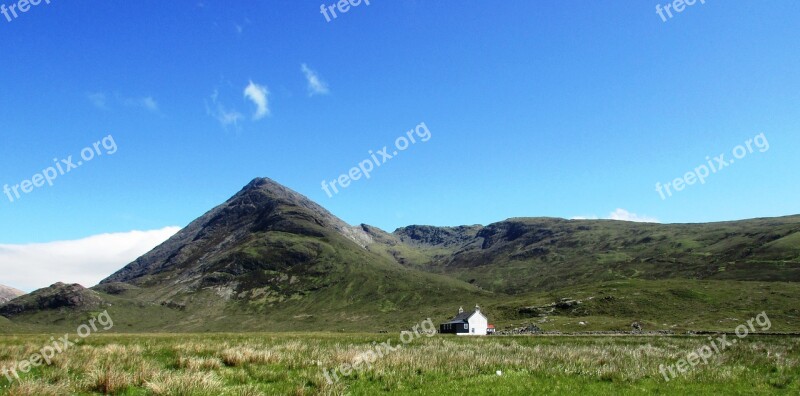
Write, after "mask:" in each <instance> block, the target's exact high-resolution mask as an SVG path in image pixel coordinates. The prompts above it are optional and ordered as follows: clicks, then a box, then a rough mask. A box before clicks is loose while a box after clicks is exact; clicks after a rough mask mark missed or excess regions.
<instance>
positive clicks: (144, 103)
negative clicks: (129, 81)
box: [86, 92, 159, 113]
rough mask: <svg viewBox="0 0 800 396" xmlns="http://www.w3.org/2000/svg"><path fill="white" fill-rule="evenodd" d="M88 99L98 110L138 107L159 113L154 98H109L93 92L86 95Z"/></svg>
mask: <svg viewBox="0 0 800 396" xmlns="http://www.w3.org/2000/svg"><path fill="white" fill-rule="evenodd" d="M86 98H87V99H89V101H90V102H91V103H92V104H93V105H94V106H95V107H97V108H98V109H101V110H110V109H111V107H112V104H113V105H117V106H125V107H138V108H142V109H145V110H147V111H150V112H153V113H158V112H159V107H158V102H156V100H155V99H154V98H153V97H152V96H145V97H138V98H137V97H125V96H122V95H119V94H114V95H113V97H111V98H109V96H108V95H106V94H105V93H104V92H91V93H89V94H87V95H86Z"/></svg>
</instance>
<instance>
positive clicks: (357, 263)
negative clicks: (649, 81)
mask: <svg viewBox="0 0 800 396" xmlns="http://www.w3.org/2000/svg"><path fill="white" fill-rule="evenodd" d="M798 281H800V216H791V217H783V218H775V219H754V220H745V221H736V222H725V223H711V224H666V225H662V224H642V223H629V222H620V221H606V220H563V219H551V218H517V219H510V220H507V221H503V222H499V223H495V224H491V225H488V226H485V227H484V226H480V225H473V226H462V227H433V226H409V227H404V228H401V229H398V230H396V231H395V232H393V233H388V232H385V231H383V230H380V229H378V228H375V227H371V226H368V225H361V226H359V227H351V226H349V225H347V224H345V223H344V222H343V221H341V220H340V219H338V218H336V217H335V216H333V215H332V214H330V213H329V212H328V211H326V210H325V209H323V208H322V207H320V206H319V205H317V204H315V203H314V202H312V201H310V200H308V199H307V198H306V197H304V196H302V195H300V194H298V193H296V192H294V191H291V190H289V189H287V188H286V187H283V186H281V185H279V184H277V183H275V182H273V181H272V180H269V179H256V180H254V181H253V182H251V183H250V184H248V185H247V186H246V187H245V188H244V189H242V190H241V191H240V192H239V193H237V194H236V195H234V196H233V197H232V198H231V199H230V200H228V201H227V202H225V203H223V204H222V205H220V206H218V207H216V208H214V209H212V210H211V211H209V212H208V213H206V214H205V215H203V216H201V217H200V218H198V219H197V220H196V221H194V222H192V223H191V224H190V225H188V226H187V227H186V228H185V229H183V230H181V231H180V232H179V233H178V234H176V235H175V236H173V237H172V238H171V239H169V240H168V241H166V242H164V243H163V244H162V245H160V246H158V247H156V248H155V249H153V250H152V251H151V252H149V253H147V254H146V255H144V256H142V257H140V258H139V259H137V260H136V261H134V262H133V263H131V264H129V265H128V266H126V267H125V268H123V269H121V270H120V271H118V272H117V273H115V274H113V275H111V276H110V277H109V278H108V279H106V280H104V281H103V282H102V283H101V284H100V285H98V286H96V287H94V288H92V289H91V290H86V289H82V288H77V287H75V285H59V284H57V285H54V286H53V287H51V288H46V289H42V290H39V291H36V292H34V293H31V294H30V295H28V296H25V297H23V298H20V299H17V300H15V301H14V302H12V303H7V304H5V305H0V314H2V315H4V316H6V317H8V318H11V321H8V320H0V332H17V331H36V330H38V329H52V328H59V329H73V330H74V328H75V327H76V326H77V325H79V324H81V323H82V322H83V321H85V320H87V319H88V318H90V317H91V315H93V314H96V313H97V311H98V310H105V309H107V310H108V312H109V313H110V314H111V316H112V317H113V318H114V320H115V323H116V326H115V329H114V331H131V332H153V331H156V332H157V331H192V332H202V331H332V330H333V331H378V330H387V331H388V330H399V329H402V328H407V327H408V326H411V325H413V324H414V323H418V322H419V321H421V320H423V319H425V318H428V317H430V318H432V319H434V320H435V321H437V322H439V321H444V320H446V319H449V318H450V317H452V316H453V314H454V312H455V309H457V307H459V306H464V307H465V308H470V307H471V306H473V305H474V304H476V303H477V304H480V305H481V306H483V307H484V312H486V313H488V314H489V317H490V320H491V321H492V322H494V323H495V324H497V325H498V326H499V327H500V328H503V327H512V326H522V325H527V324H536V325H537V326H539V327H540V328H542V329H544V330H561V331H585V330H601V329H602V330H629V329H630V324H631V322H633V321H638V322H641V323H642V324H643V325H645V328H646V329H650V330H655V329H664V330H674V331H684V330H698V329H714V330H730V326H732V325H733V327H735V325H736V324H738V323H734V322H735V321H737V320H740V319H743V320H746V319H749V318H750V317H752V316H753V315H754V314H755V313H758V312H761V311H766V312H768V313H769V314H770V317H773V318H774V320H775V323H776V327H775V329H776V330H780V331H789V330H800V320H799V319H798V317H800V312H798V311H797V309H796V308H794V307H795V306H796V302H797V301H800V283H798ZM562 299H566V301H568V303H561V301H562ZM581 322H583V324H581Z"/></svg>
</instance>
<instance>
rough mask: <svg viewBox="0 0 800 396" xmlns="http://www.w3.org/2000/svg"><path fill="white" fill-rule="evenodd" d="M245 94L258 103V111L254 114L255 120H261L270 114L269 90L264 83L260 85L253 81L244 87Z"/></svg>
mask: <svg viewBox="0 0 800 396" xmlns="http://www.w3.org/2000/svg"><path fill="white" fill-rule="evenodd" d="M244 96H245V97H246V98H247V99H250V100H251V101H252V102H253V103H254V104H255V105H256V112H255V113H254V114H253V119H254V120H260V119H262V118H264V117H265V116H268V115H269V102H268V99H267V97H268V96H269V90H268V89H267V87H265V86H263V85H258V84H256V83H254V82H253V81H250V84H248V85H247V87H245V89H244Z"/></svg>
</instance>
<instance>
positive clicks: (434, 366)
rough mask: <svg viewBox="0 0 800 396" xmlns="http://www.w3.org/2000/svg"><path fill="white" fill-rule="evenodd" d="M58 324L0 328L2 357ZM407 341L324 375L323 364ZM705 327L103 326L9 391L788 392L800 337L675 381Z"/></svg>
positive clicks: (763, 340) (731, 353) (18, 354)
mask: <svg viewBox="0 0 800 396" xmlns="http://www.w3.org/2000/svg"><path fill="white" fill-rule="evenodd" d="M51 336H52V335H4V336H0V368H2V367H10V366H11V365H13V364H15V363H17V362H19V361H20V360H23V359H27V358H28V357H29V356H31V355H32V354H34V353H36V352H37V351H39V350H40V349H41V348H42V346H43V345H47V344H48V343H50V341H49V340H50V337H51ZM387 341H388V342H389V343H390V344H391V345H393V346H397V345H401V348H399V349H397V350H395V351H391V350H387V351H386V352H385V353H383V354H382V355H383V356H380V357H377V358H375V359H373V361H372V362H371V364H370V365H371V368H368V367H365V366H363V365H362V366H360V369H359V370H355V371H353V372H352V373H350V375H349V376H345V375H341V374H339V375H338V377H339V380H338V381H335V379H334V381H332V382H333V383H331V382H330V381H328V380H327V379H326V376H325V375H324V374H323V370H331V369H334V368H336V367H341V365H342V364H347V363H351V362H353V361H354V359H355V358H356V357H357V356H360V355H361V354H363V353H364V352H367V351H369V350H373V349H374V348H375V345H376V343H377V344H378V345H379V344H380V343H385V342H387ZM708 343H709V340H708V337H707V336H694V337H689V336H509V337H505V336H490V337H460V338H459V337H455V336H450V335H435V336H432V337H430V338H429V337H419V338H416V339H414V340H413V341H411V342H409V343H407V344H402V343H401V342H400V334H396V333H387V334H335V333H299V334H289V333H287V334H265V333H258V334H255V333H254V334H221V333H217V334H170V335H165V334H145V335H141V334H137V335H119V334H96V335H92V336H91V337H89V338H86V339H85V340H82V341H81V342H80V344H79V345H76V346H73V347H71V348H69V349H68V350H66V351H64V352H63V353H61V354H58V355H56V356H55V357H54V358H53V359H52V364H51V365H42V366H39V367H35V368H33V369H31V370H30V372H29V373H20V380H16V381H14V382H13V384H11V385H9V383H8V381H7V379H6V378H5V377H0V379H1V380H2V381H3V386H2V388H0V394H3V395H36V396H46V395H68V394H78V395H103V394H109V395H245V396H247V395H347V394H351V395H375V394H398V395H420V394H421V395H463V394H464V393H469V394H473V395H529V394H534V393H535V394H545V395H548V394H552V395H556V394H558V395H561V394H615V395H640V394H694V395H698V394H699V395H703V394H709V395H710V394H748V395H753V394H793V395H796V394H798V393H799V392H800V363H799V362H800V338H797V337H788V336H761V335H751V336H749V337H747V338H746V339H742V340H740V342H738V343H737V344H735V345H732V346H730V347H729V348H727V349H726V350H724V351H721V352H720V353H717V354H714V356H712V357H711V358H710V359H709V360H708V363H707V364H703V363H700V364H699V365H697V366H696V367H694V368H692V369H690V370H689V371H687V372H686V373H684V374H681V375H679V376H678V377H677V378H675V379H672V380H671V381H666V380H665V379H664V377H663V375H662V374H660V373H659V367H660V366H661V365H672V364H675V363H676V362H677V361H678V360H679V359H682V358H685V357H686V356H687V354H688V353H690V352H692V351H694V350H697V349H698V348H699V347H701V346H702V345H705V344H708Z"/></svg>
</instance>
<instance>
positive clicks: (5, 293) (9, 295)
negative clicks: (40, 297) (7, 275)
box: [0, 285, 25, 304]
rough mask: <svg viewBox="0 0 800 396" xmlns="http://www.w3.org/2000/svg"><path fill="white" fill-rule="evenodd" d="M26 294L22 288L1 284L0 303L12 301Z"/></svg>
mask: <svg viewBox="0 0 800 396" xmlns="http://www.w3.org/2000/svg"><path fill="white" fill-rule="evenodd" d="M24 294H25V292H24V291H22V290H17V289H15V288H13V287H8V286H3V285H0V304H3V303H5V302H8V301H11V300H13V299H15V298H17V297H19V296H22V295H24Z"/></svg>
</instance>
